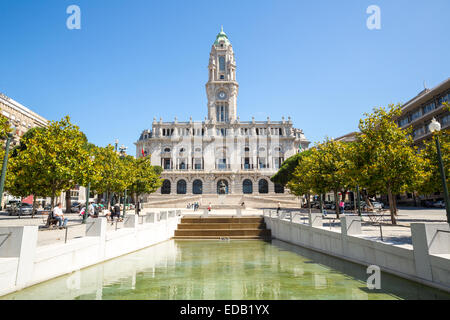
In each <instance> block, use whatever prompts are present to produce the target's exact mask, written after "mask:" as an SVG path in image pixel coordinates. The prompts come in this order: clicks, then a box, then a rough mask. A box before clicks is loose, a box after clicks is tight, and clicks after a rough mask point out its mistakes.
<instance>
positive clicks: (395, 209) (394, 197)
mask: <svg viewBox="0 0 450 320" xmlns="http://www.w3.org/2000/svg"><path fill="white" fill-rule="evenodd" d="M392 198H393V199H394V203H393V204H394V215H395V216H397V213H398V210H397V196H394V195H392Z"/></svg>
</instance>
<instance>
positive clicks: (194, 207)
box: [186, 202, 200, 211]
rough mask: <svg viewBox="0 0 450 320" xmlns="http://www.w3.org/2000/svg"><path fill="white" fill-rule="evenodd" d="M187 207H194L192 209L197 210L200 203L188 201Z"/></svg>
mask: <svg viewBox="0 0 450 320" xmlns="http://www.w3.org/2000/svg"><path fill="white" fill-rule="evenodd" d="M186 208H187V209H191V208H192V209H194V211H197V210H198V208H200V205H199V203H198V202H194V203H188V204H187V206H186Z"/></svg>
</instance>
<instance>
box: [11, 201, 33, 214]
mask: <svg viewBox="0 0 450 320" xmlns="http://www.w3.org/2000/svg"><path fill="white" fill-rule="evenodd" d="M32 211H33V206H32V205H31V204H29V203H23V202H22V203H19V204H12V205H11V208H10V210H9V215H10V216H13V215H14V216H18V215H21V216H25V215H31V213H32Z"/></svg>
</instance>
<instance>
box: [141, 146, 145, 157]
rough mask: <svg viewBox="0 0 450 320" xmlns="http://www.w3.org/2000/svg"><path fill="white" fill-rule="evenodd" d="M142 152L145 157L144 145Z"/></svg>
mask: <svg viewBox="0 0 450 320" xmlns="http://www.w3.org/2000/svg"><path fill="white" fill-rule="evenodd" d="M141 153H142V156H143V157H145V152H144V147H142V150H141Z"/></svg>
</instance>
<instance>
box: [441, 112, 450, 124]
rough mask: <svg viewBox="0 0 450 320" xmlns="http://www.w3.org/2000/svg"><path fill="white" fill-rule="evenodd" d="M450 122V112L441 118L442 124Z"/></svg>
mask: <svg viewBox="0 0 450 320" xmlns="http://www.w3.org/2000/svg"><path fill="white" fill-rule="evenodd" d="M448 123H450V114H448V115H446V116H445V117H443V118H442V119H441V125H442V126H446V125H447V124H448Z"/></svg>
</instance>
